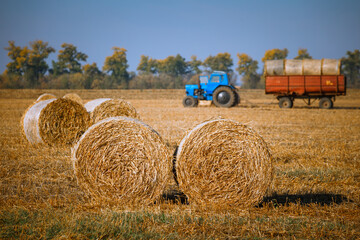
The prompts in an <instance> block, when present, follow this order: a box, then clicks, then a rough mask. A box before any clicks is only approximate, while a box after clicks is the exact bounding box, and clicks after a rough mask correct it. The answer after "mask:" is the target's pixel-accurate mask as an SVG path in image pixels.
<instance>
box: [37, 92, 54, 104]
mask: <svg viewBox="0 0 360 240" xmlns="http://www.w3.org/2000/svg"><path fill="white" fill-rule="evenodd" d="M48 99H56V96H55V95H53V94H51V93H43V94H41V95H40V96H39V97H38V98H37V99H36V102H39V101H44V100H48Z"/></svg>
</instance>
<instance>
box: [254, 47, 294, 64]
mask: <svg viewBox="0 0 360 240" xmlns="http://www.w3.org/2000/svg"><path fill="white" fill-rule="evenodd" d="M288 53H289V51H288V50H287V49H286V48H284V49H283V50H281V49H278V48H274V49H271V50H267V51H266V52H265V55H264V57H263V58H262V59H261V61H263V62H265V61H266V60H278V59H285V58H286V57H287V55H288Z"/></svg>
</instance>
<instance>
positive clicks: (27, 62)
mask: <svg viewBox="0 0 360 240" xmlns="http://www.w3.org/2000/svg"><path fill="white" fill-rule="evenodd" d="M5 50H7V51H8V56H9V57H10V59H11V60H12V61H11V62H9V63H8V64H7V70H6V73H7V74H16V75H20V76H24V78H25V80H26V81H27V82H28V84H29V86H30V87H34V86H36V85H38V84H39V78H40V77H42V76H44V75H45V73H46V72H47V70H48V68H49V66H48V65H47V63H46V61H45V59H46V58H48V56H49V54H50V53H52V52H55V49H54V48H52V47H50V46H48V43H47V42H43V41H41V40H37V41H33V42H30V49H29V48H28V47H24V48H21V47H18V46H16V45H15V42H14V41H9V47H6V48H5Z"/></svg>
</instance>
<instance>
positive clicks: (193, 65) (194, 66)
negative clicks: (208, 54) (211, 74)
mask: <svg viewBox="0 0 360 240" xmlns="http://www.w3.org/2000/svg"><path fill="white" fill-rule="evenodd" d="M188 65H189V67H190V71H191V72H193V73H195V74H201V73H202V70H201V69H200V66H201V65H202V62H201V61H200V60H198V59H197V57H196V56H195V55H193V56H191V61H189V63H188Z"/></svg>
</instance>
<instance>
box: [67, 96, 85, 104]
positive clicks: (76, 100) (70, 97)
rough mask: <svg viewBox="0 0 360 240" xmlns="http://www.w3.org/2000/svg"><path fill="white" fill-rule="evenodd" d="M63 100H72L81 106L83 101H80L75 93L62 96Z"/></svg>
mask: <svg viewBox="0 0 360 240" xmlns="http://www.w3.org/2000/svg"><path fill="white" fill-rule="evenodd" d="M63 98H66V99H70V100H73V101H75V102H77V103H80V104H81V105H83V104H84V103H83V100H82V99H81V97H80V96H79V95H77V94H76V93H67V94H65V95H64V96H63Z"/></svg>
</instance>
